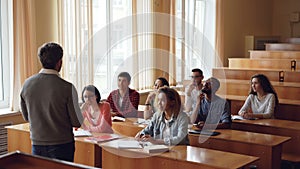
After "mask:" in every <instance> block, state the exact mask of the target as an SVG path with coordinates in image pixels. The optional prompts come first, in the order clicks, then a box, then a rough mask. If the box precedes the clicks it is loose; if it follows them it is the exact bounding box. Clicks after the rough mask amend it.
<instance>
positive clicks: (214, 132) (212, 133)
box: [189, 129, 221, 136]
mask: <svg viewBox="0 0 300 169" xmlns="http://www.w3.org/2000/svg"><path fill="white" fill-rule="evenodd" d="M189 133H190V134H201V135H207V136H216V135H219V134H221V133H220V132H217V131H210V130H192V129H189Z"/></svg>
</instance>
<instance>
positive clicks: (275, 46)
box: [265, 43, 300, 51]
mask: <svg viewBox="0 0 300 169" xmlns="http://www.w3.org/2000/svg"><path fill="white" fill-rule="evenodd" d="M265 45H266V50H280V51H300V44H293V43H266V44H265Z"/></svg>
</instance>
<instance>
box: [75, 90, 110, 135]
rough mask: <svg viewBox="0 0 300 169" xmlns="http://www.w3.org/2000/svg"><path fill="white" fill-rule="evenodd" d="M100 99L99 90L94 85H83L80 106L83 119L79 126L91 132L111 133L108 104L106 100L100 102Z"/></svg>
mask: <svg viewBox="0 0 300 169" xmlns="http://www.w3.org/2000/svg"><path fill="white" fill-rule="evenodd" d="M100 100H101V96H100V92H99V90H98V89H97V88H96V87H95V86H93V85H88V86H86V87H84V89H83V91H82V101H83V104H82V106H81V112H82V115H83V117H84V121H83V124H82V126H81V127H82V128H83V129H85V130H88V131H91V132H99V133H113V130H112V128H111V126H112V122H111V114H110V105H109V103H108V102H100Z"/></svg>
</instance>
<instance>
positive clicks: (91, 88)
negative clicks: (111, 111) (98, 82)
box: [81, 85, 101, 103]
mask: <svg viewBox="0 0 300 169" xmlns="http://www.w3.org/2000/svg"><path fill="white" fill-rule="evenodd" d="M86 90H87V91H90V92H93V93H94V94H95V96H96V97H97V99H96V101H97V103H99V102H100V100H101V95H100V92H99V90H98V89H97V87H96V86H94V85H88V86H85V87H84V88H83V90H82V93H81V98H82V102H83V103H84V102H85V101H84V98H83V93H84V91H86Z"/></svg>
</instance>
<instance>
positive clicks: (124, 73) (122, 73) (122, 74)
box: [118, 72, 131, 82]
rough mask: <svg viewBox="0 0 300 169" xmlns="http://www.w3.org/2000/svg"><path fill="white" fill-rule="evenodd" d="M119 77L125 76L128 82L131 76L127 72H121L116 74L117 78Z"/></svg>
mask: <svg viewBox="0 0 300 169" xmlns="http://www.w3.org/2000/svg"><path fill="white" fill-rule="evenodd" d="M119 77H125V78H126V79H127V81H128V82H130V80H131V76H130V74H129V73H128V72H121V73H120V74H119V75H118V78H119Z"/></svg>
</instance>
